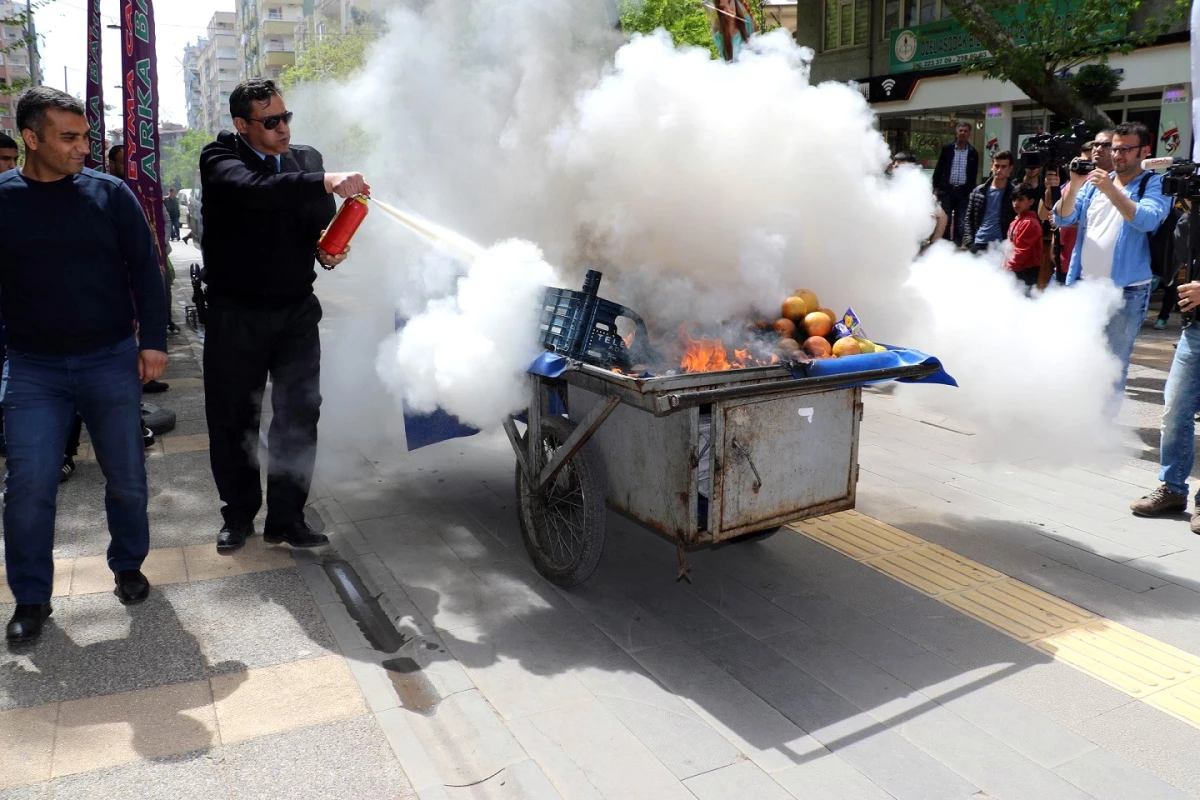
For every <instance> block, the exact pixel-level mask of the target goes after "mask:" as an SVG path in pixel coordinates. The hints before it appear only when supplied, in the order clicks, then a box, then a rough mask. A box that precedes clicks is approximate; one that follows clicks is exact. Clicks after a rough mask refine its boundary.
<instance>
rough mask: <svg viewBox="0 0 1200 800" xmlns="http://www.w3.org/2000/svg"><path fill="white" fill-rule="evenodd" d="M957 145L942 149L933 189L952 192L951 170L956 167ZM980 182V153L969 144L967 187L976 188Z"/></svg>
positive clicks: (934, 172) (951, 143)
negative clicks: (978, 181)
mask: <svg viewBox="0 0 1200 800" xmlns="http://www.w3.org/2000/svg"><path fill="white" fill-rule="evenodd" d="M954 150H955V143H954V142H950V144H948V145H945V146H943V147H942V153H941V155H939V156H938V163H937V166H936V167H934V169H933V188H934V189H936V190H937V191H939V192H948V191H950V170H951V168H953V166H954ZM977 180H979V151H978V150H976V149H975V148H974V147H972V146H971V145H970V144H969V143H968V144H967V182H966V183H965V184H964V185H965V186H974V185H975V181H977Z"/></svg>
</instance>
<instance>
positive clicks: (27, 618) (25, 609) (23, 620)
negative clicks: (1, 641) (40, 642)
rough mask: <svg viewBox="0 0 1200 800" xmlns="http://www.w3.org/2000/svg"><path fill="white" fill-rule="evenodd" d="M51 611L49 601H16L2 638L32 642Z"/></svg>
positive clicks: (52, 610) (11, 640)
mask: <svg viewBox="0 0 1200 800" xmlns="http://www.w3.org/2000/svg"><path fill="white" fill-rule="evenodd" d="M53 613H54V609H52V608H51V607H50V604H49V603H17V610H16V611H14V612H13V615H12V619H11V620H9V622H8V629H7V631H6V632H5V637H4V638H6V639H8V641H10V642H32V641H33V640H34V639H36V638H37V637H38V634H39V633H41V632H42V623H44V622H45V621H46V619H47V618H49V616H50V615H51V614H53Z"/></svg>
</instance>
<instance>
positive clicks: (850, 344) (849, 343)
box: [833, 336, 862, 358]
mask: <svg viewBox="0 0 1200 800" xmlns="http://www.w3.org/2000/svg"><path fill="white" fill-rule="evenodd" d="M860 353H862V345H860V344H859V343H858V340H857V339H855V338H854V337H853V336H843V337H842V338H840V339H838V340H837V341H836V342H834V343H833V356H834V358H841V357H842V356H856V355H859V354H860Z"/></svg>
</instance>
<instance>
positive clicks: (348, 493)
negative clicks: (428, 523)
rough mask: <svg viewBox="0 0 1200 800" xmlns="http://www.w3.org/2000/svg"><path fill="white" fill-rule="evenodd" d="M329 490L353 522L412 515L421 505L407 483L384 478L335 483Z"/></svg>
mask: <svg viewBox="0 0 1200 800" xmlns="http://www.w3.org/2000/svg"><path fill="white" fill-rule="evenodd" d="M329 491H330V493H331V494H332V495H333V498H334V499H335V500H337V502H338V505H340V506H341V507H342V510H343V511H345V512H346V516H347V517H349V518H350V520H351V521H353V522H361V521H363V520H368V519H379V518H380V517H394V516H397V515H399V514H405V513H410V514H411V513H414V512H417V511H419V508H420V501H419V499H418V498H415V497H414V496H413V494H412V493H411V492H409V491H408V487H407V485H406V484H405V483H403V482H397V481H387V480H384V479H383V478H375V479H372V480H369V481H358V482H356V483H355V484H354V485H353V486H352V487H350V486H346V485H334V486H330V487H329Z"/></svg>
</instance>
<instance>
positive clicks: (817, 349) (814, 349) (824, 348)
mask: <svg viewBox="0 0 1200 800" xmlns="http://www.w3.org/2000/svg"><path fill="white" fill-rule="evenodd" d="M804 352H806V353H808V354H809V355H810V356H812V357H813V358H829V357H830V356H831V355H833V349H832V348H830V346H829V342H827V341H825V337H824V336H810V337H808V338H807V339H805V340H804Z"/></svg>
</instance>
